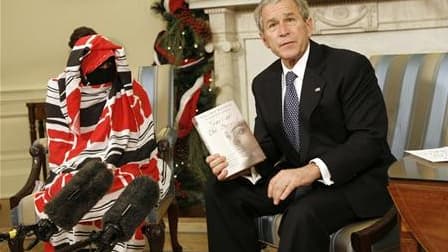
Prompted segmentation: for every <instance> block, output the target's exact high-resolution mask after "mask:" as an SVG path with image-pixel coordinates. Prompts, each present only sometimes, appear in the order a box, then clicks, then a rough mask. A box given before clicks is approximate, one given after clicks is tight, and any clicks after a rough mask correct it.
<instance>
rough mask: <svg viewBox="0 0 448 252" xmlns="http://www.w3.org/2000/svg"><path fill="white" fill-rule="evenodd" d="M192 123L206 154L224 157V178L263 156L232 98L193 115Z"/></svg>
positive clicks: (248, 166) (241, 170)
mask: <svg viewBox="0 0 448 252" xmlns="http://www.w3.org/2000/svg"><path fill="white" fill-rule="evenodd" d="M193 125H194V126H195V128H196V129H197V131H198V132H199V135H200V136H201V139H202V141H203V142H204V144H205V146H206V147H207V149H208V151H209V153H210V154H220V155H222V156H225V157H226V159H227V162H228V164H229V165H228V167H227V170H228V174H227V178H230V177H234V176H237V175H238V174H239V173H241V172H243V171H245V170H246V169H249V168H251V167H252V166H253V165H255V164H257V163H259V162H261V161H263V160H264V159H265V158H266V156H265V155H264V153H263V150H262V149H261V147H260V145H259V144H258V142H257V140H256V139H255V136H254V135H253V133H252V131H251V130H250V128H249V125H248V124H247V122H246V121H245V120H244V119H243V116H242V115H241V112H240V111H239V109H238V107H237V106H236V104H235V102H234V101H228V102H226V103H223V104H221V105H219V106H216V107H214V108H212V109H210V110H207V111H205V112H203V113H201V114H199V115H196V116H195V117H194V118H193Z"/></svg>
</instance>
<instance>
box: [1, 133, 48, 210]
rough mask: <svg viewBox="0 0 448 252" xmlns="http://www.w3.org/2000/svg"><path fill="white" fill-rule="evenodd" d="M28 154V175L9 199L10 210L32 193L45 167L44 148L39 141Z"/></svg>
mask: <svg viewBox="0 0 448 252" xmlns="http://www.w3.org/2000/svg"><path fill="white" fill-rule="evenodd" d="M29 153H30V155H31V157H32V163H31V170H30V174H29V175H28V178H27V180H26V182H25V184H24V185H23V186H22V188H21V189H20V190H19V191H18V192H17V193H16V194H15V195H13V196H11V197H10V198H9V206H10V209H13V208H14V207H16V206H17V205H18V204H19V202H20V200H21V199H23V198H24V197H25V196H27V195H29V194H31V193H32V192H33V190H34V187H35V185H36V181H37V180H39V175H40V173H41V170H42V169H44V168H45V167H46V165H45V164H46V147H45V146H44V144H42V142H41V141H40V140H39V139H38V140H36V141H34V143H33V144H32V145H31V147H30V149H29Z"/></svg>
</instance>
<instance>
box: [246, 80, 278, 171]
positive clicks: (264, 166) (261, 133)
mask: <svg viewBox="0 0 448 252" xmlns="http://www.w3.org/2000/svg"><path fill="white" fill-rule="evenodd" d="M256 83H257V79H255V80H254V82H253V83H252V92H253V94H254V97H255V109H256V117H255V126H254V135H255V138H256V139H257V141H258V143H259V144H260V147H261V149H262V150H263V152H264V154H265V155H266V160H265V161H264V162H261V163H259V164H258V165H256V169H257V172H258V173H260V175H261V176H262V177H270V176H271V175H272V174H274V173H275V172H276V170H275V168H274V164H275V162H277V161H279V160H280V157H281V155H280V153H279V150H278V148H277V147H276V145H275V143H274V141H273V139H272V137H271V135H270V134H269V131H268V129H267V127H266V124H265V122H264V117H263V113H262V111H261V109H260V107H259V102H258V99H257V97H258V95H257V85H256Z"/></svg>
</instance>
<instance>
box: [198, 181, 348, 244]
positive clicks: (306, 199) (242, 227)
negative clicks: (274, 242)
mask: <svg viewBox="0 0 448 252" xmlns="http://www.w3.org/2000/svg"><path fill="white" fill-rule="evenodd" d="M205 205H206V217H207V232H208V246H209V251H210V252H229V251H232V252H255V251H260V245H259V243H258V241H257V239H258V238H257V228H256V224H255V220H254V219H255V218H256V217H258V216H262V215H272V214H276V213H284V215H283V218H282V222H281V225H280V229H279V235H280V247H279V250H278V251H279V252H300V251H304V252H312V251H322V252H324V251H328V248H329V241H330V237H329V236H330V234H332V233H333V232H335V231H336V230H338V229H339V228H341V227H343V226H345V225H346V224H348V223H351V222H353V221H354V220H355V219H356V217H355V214H354V212H353V210H352V209H351V208H350V205H349V203H348V201H347V200H346V198H345V196H344V194H343V193H342V192H341V190H340V189H338V187H327V186H325V185H318V184H317V185H315V186H313V188H312V189H311V190H310V191H309V192H308V193H307V194H306V195H301V196H300V197H295V194H294V193H292V194H291V195H290V197H289V198H288V199H286V200H285V201H283V202H281V203H280V205H278V206H276V205H273V203H272V199H270V198H268V197H267V181H266V180H265V181H261V182H258V183H257V184H256V185H253V184H251V183H250V182H248V181H246V180H245V179H244V178H237V179H234V180H230V181H224V182H221V181H217V180H216V179H214V178H213V179H210V181H209V183H208V185H207V189H206V192H205Z"/></svg>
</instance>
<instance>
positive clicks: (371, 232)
mask: <svg viewBox="0 0 448 252" xmlns="http://www.w3.org/2000/svg"><path fill="white" fill-rule="evenodd" d="M396 224H397V210H396V209H395V206H392V207H391V208H390V209H389V211H387V213H386V214H385V215H384V216H383V217H382V218H381V219H380V220H379V221H377V222H375V223H374V224H372V225H370V226H368V227H366V228H364V229H362V230H359V231H357V232H353V233H352V235H351V242H352V247H353V249H354V250H355V251H371V247H372V244H374V243H375V242H376V241H378V240H380V239H381V238H382V237H383V236H385V235H386V234H387V233H389V231H391V230H392V228H393V227H394V226H395V225H396Z"/></svg>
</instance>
